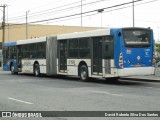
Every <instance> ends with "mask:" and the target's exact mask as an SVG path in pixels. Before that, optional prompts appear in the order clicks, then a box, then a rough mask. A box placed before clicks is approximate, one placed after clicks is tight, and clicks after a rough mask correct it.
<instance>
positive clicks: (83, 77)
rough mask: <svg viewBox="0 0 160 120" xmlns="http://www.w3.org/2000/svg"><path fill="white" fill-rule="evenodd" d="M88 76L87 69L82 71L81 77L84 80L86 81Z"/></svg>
mask: <svg viewBox="0 0 160 120" xmlns="http://www.w3.org/2000/svg"><path fill="white" fill-rule="evenodd" d="M86 76H87V71H86V70H85V69H82V70H81V77H82V79H83V80H85V79H86Z"/></svg>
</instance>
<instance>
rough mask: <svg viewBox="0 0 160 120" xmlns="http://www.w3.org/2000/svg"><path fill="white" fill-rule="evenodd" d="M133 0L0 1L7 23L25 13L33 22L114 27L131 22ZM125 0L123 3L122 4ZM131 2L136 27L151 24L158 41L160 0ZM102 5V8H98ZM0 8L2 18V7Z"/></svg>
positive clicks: (23, 19) (22, 19)
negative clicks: (4, 6)
mask: <svg viewBox="0 0 160 120" xmlns="http://www.w3.org/2000/svg"><path fill="white" fill-rule="evenodd" d="M132 1H133V0H82V7H81V0H0V4H1V5H4V4H6V5H7V7H6V22H7V23H15V24H16V23H25V22H26V14H27V19H28V23H32V22H33V23H34V24H49V25H64V26H81V23H82V26H84V27H100V28H101V27H110V28H113V27H114V28H117V27H132V26H133V7H132V5H133V4H132V3H131V2H132ZM134 1H137V0H134ZM129 2H130V4H129ZM124 3H125V4H126V5H122V4H124ZM127 3H128V4H127ZM117 5H118V7H115V6H117ZM134 5H135V6H134V13H135V14H134V16H135V17H134V18H135V19H134V23H135V27H145V28H147V27H150V28H152V29H153V30H154V38H155V41H160V7H159V6H160V0H141V1H139V2H135V3H134ZM81 8H82V13H85V14H83V15H82V22H81V14H80V13H81ZM102 8H104V11H103V12H101V13H100V12H98V10H99V9H102ZM0 10H1V12H0V22H1V21H2V17H3V16H2V15H3V13H2V11H3V9H2V7H1V8H0ZM91 11H93V12H91ZM76 14H78V15H76ZM66 16H72V17H66ZM60 18H61V19H60ZM37 21H44V22H37Z"/></svg>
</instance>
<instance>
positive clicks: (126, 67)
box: [4, 27, 154, 80]
mask: <svg viewBox="0 0 160 120" xmlns="http://www.w3.org/2000/svg"><path fill="white" fill-rule="evenodd" d="M153 54H154V38H153V31H152V29H150V28H135V27H133V28H132V27H131V28H112V29H111V28H110V29H98V30H92V31H85V32H77V33H69V34H62V35H57V36H48V37H42V38H36V39H30V40H19V41H17V42H14V43H5V44H4V70H8V71H11V73H12V74H13V73H18V72H22V73H33V74H34V75H35V76H40V74H42V73H44V74H47V75H75V76H80V79H81V80H88V78H89V77H92V78H115V79H117V78H118V77H121V76H132V75H151V74H154V66H153V64H152V62H153Z"/></svg>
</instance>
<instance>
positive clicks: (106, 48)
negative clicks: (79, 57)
mask: <svg viewBox="0 0 160 120" xmlns="http://www.w3.org/2000/svg"><path fill="white" fill-rule="evenodd" d="M102 56H103V57H102V58H103V59H104V67H105V74H111V67H113V66H111V59H114V40H113V36H105V38H104V40H103V45H102Z"/></svg>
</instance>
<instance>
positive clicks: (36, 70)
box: [34, 64, 40, 77]
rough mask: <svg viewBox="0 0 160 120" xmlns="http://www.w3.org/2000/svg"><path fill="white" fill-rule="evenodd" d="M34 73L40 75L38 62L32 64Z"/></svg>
mask: <svg viewBox="0 0 160 120" xmlns="http://www.w3.org/2000/svg"><path fill="white" fill-rule="evenodd" d="M34 75H35V76H36V77H39V76H40V68H39V64H35V65H34Z"/></svg>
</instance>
